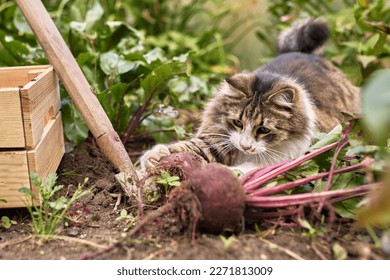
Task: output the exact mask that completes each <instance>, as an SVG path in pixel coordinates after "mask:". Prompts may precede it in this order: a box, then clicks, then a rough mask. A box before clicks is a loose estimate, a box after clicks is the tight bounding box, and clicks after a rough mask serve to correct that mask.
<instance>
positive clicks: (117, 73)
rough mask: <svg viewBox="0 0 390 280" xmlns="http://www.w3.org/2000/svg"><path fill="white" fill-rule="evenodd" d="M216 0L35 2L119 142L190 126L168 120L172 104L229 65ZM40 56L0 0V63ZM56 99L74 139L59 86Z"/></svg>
mask: <svg viewBox="0 0 390 280" xmlns="http://www.w3.org/2000/svg"><path fill="white" fill-rule="evenodd" d="M222 2H223V1H221V0H213V1H204V0H192V1H186V3H184V2H183V3H182V4H178V3H175V1H167V0H160V1H157V0H145V1H137V0H129V1H119V0H118V1H109V0H89V1H84V0H47V1H43V3H44V5H45V7H46V8H47V10H48V11H49V12H50V14H51V16H52V18H53V20H54V21H55V23H56V25H57V27H58V29H59V30H60V32H61V34H62V36H63V37H64V39H65V41H66V42H67V43H68V46H69V47H70V49H71V51H72V53H73V55H74V57H75V58H76V60H77V62H78V63H79V65H80V67H81V68H82V70H83V72H84V74H85V76H86V78H87V80H88V81H89V83H90V84H91V86H92V88H93V90H94V92H95V93H96V95H97V97H98V99H99V101H100V102H101V104H102V106H103V108H104V109H105V111H106V113H107V115H108V116H109V118H110V120H111V122H112V124H113V125H114V128H115V129H116V130H117V131H118V133H119V134H120V135H121V136H122V139H123V141H124V142H128V141H130V140H131V139H133V138H134V137H135V136H136V135H145V134H148V135H152V136H153V137H154V140H155V141H158V142H168V141H171V140H172V137H175V138H180V137H183V133H184V132H185V131H189V130H190V129H189V128H186V127H183V126H182V125H183V124H186V123H185V122H184V121H182V122H178V123H175V121H174V120H175V118H174V117H175V116H176V115H177V112H176V109H178V108H180V109H181V110H183V111H187V112H189V115H191V112H193V111H196V110H198V109H199V108H201V107H202V106H203V103H204V102H203V101H204V100H205V99H206V98H207V97H209V96H210V94H211V92H212V89H213V88H214V86H215V85H216V84H217V83H219V82H220V80H221V79H222V78H223V77H224V76H226V75H229V74H232V73H233V72H234V71H235V70H234V65H233V63H232V61H231V60H230V59H229V56H230V55H229V54H228V53H227V52H226V51H225V46H224V43H223V40H222V31H221V29H220V27H219V22H220V21H221V20H222V19H223V17H224V16H225V15H226V14H228V12H229V10H230V9H231V6H229V5H222ZM230 57H231V56H230ZM46 63H48V62H47V60H46V58H45V55H44V52H43V51H42V49H41V48H40V47H39V45H38V44H37V42H36V40H35V38H34V35H33V34H32V32H31V30H30V28H29V26H28V24H27V23H26V21H25V20H24V18H23V15H22V14H21V12H20V11H19V9H18V8H17V7H16V4H15V3H14V1H4V0H1V1H0V66H16V65H29V64H46ZM62 103H63V108H62V110H63V120H64V125H65V134H66V136H67V138H68V139H69V140H71V141H72V142H73V143H75V144H79V143H81V142H82V141H84V140H85V138H86V137H87V135H88V134H87V133H88V128H87V126H86V125H85V123H84V122H83V120H82V118H81V117H80V115H79V113H78V112H77V110H75V107H74V106H73V104H72V102H71V100H70V99H69V97H68V96H67V95H66V93H65V92H63V94H62ZM179 124H180V125H179ZM154 130H155V131H157V132H158V131H162V132H163V133H153V131H154Z"/></svg>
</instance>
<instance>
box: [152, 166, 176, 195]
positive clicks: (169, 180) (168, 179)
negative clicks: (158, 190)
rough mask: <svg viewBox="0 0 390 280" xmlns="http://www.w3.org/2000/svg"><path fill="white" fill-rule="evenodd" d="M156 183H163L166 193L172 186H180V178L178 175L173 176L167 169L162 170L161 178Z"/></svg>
mask: <svg viewBox="0 0 390 280" xmlns="http://www.w3.org/2000/svg"><path fill="white" fill-rule="evenodd" d="M156 183H157V184H160V185H162V186H163V187H164V191H165V193H166V194H168V191H169V189H170V188H171V187H177V186H180V178H179V177H178V176H171V175H170V174H169V172H167V171H162V172H161V179H159V180H157V181H156Z"/></svg>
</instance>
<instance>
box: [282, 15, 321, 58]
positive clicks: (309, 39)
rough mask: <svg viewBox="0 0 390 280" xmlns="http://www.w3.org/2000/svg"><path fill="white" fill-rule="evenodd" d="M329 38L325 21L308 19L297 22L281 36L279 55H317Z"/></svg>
mask: <svg viewBox="0 0 390 280" xmlns="http://www.w3.org/2000/svg"><path fill="white" fill-rule="evenodd" d="M328 38H329V28H328V26H327V24H326V23H325V21H323V20H320V19H312V18H311V19H307V20H303V21H298V22H295V23H294V24H292V25H291V27H290V28H287V29H286V30H284V31H283V32H282V33H281V34H280V35H279V40H278V51H279V53H287V52H302V53H316V52H317V51H318V50H319V49H320V47H321V46H322V45H323V44H324V43H325V42H326V41H327V40H328Z"/></svg>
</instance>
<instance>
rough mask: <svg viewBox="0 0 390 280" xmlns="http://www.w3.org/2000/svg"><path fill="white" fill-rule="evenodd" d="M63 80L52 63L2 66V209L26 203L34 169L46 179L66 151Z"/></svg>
mask: <svg viewBox="0 0 390 280" xmlns="http://www.w3.org/2000/svg"><path fill="white" fill-rule="evenodd" d="M59 109H60V96H59V86H58V78H57V76H56V75H55V73H54V71H53V68H52V67H51V66H28V67H6V68H0V199H5V200H6V201H7V203H1V202H0V208H12V207H25V206H26V202H28V201H29V200H28V198H27V197H25V195H24V194H22V193H20V192H19V189H20V188H21V187H30V188H31V189H32V190H33V192H34V193H35V194H36V195H37V197H39V195H38V192H37V190H36V188H35V186H33V184H32V183H31V181H30V178H29V174H30V173H31V172H34V173H38V174H39V176H40V177H42V178H45V177H46V176H47V175H48V174H49V173H52V172H55V171H56V170H57V168H58V165H59V163H60V161H61V159H62V156H63V154H64V151H65V150H64V138H63V127H62V121H61V112H59Z"/></svg>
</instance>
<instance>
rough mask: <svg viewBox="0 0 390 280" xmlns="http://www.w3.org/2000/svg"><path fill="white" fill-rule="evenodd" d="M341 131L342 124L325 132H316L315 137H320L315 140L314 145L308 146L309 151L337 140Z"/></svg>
mask: <svg viewBox="0 0 390 280" xmlns="http://www.w3.org/2000/svg"><path fill="white" fill-rule="evenodd" d="M341 131H342V126H341V125H338V126H336V127H335V128H334V129H332V130H331V131H330V132H329V133H327V134H317V137H320V138H319V139H318V140H317V142H316V143H315V144H314V145H312V146H311V147H310V151H313V150H316V149H319V148H323V147H325V146H327V145H329V144H332V143H335V142H337V141H339V140H340V134H341Z"/></svg>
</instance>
